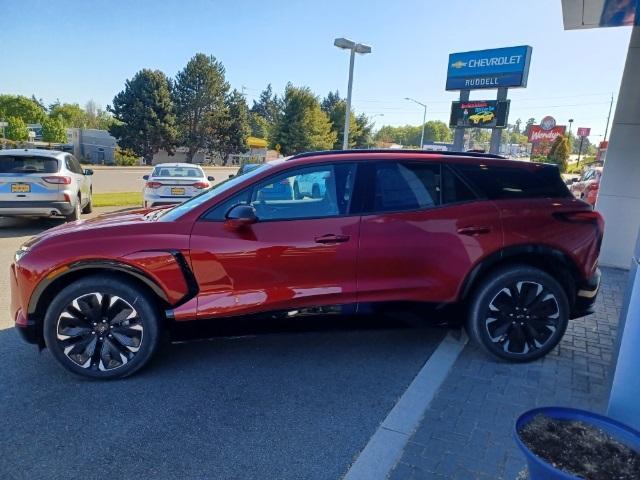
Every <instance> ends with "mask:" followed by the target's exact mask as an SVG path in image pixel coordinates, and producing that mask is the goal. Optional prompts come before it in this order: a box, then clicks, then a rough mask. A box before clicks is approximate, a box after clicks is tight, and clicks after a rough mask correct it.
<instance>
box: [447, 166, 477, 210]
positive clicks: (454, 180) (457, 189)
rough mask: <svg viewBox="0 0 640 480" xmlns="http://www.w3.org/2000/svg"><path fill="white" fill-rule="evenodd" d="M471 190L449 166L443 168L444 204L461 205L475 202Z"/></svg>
mask: <svg viewBox="0 0 640 480" xmlns="http://www.w3.org/2000/svg"><path fill="white" fill-rule="evenodd" d="M475 199H476V196H475V194H474V193H473V192H472V191H471V189H470V188H469V187H468V186H467V185H466V184H465V183H464V182H463V181H462V179H460V178H459V177H458V175H456V174H455V173H454V172H452V171H451V169H450V168H449V167H447V166H443V167H442V203H461V202H470V201H472V200H475Z"/></svg>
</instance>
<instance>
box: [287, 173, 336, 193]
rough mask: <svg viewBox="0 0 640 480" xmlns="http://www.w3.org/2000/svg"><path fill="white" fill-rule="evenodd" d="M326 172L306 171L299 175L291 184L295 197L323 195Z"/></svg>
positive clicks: (326, 177) (326, 178) (325, 189)
mask: <svg viewBox="0 0 640 480" xmlns="http://www.w3.org/2000/svg"><path fill="white" fill-rule="evenodd" d="M327 180H328V173H322V172H321V173H317V172H314V173H307V174H304V175H299V176H298V177H297V178H296V181H295V183H294V184H293V194H294V196H295V198H303V197H309V198H320V197H322V196H323V195H325V193H326V191H327V188H326V182H327Z"/></svg>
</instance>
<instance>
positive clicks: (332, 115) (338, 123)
mask: <svg viewBox="0 0 640 480" xmlns="http://www.w3.org/2000/svg"><path fill="white" fill-rule="evenodd" d="M321 108H322V111H323V112H324V113H326V114H327V116H328V117H329V120H330V121H331V130H332V131H333V132H334V133H335V134H336V141H335V142H334V144H333V149H334V150H340V149H341V148H342V142H343V138H344V117H345V112H346V109H347V102H346V100H344V99H342V98H340V94H339V93H338V92H337V91H336V92H335V93H334V92H329V94H328V95H327V96H326V97H325V98H324V99H323V100H322V104H321ZM360 135H361V132H360V125H359V124H358V121H357V119H356V116H355V115H354V114H353V111H352V112H351V113H350V115H349V148H354V147H355V146H356V144H357V139H358V138H359V137H360Z"/></svg>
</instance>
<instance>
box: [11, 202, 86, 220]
mask: <svg viewBox="0 0 640 480" xmlns="http://www.w3.org/2000/svg"><path fill="white" fill-rule="evenodd" d="M73 208H74V206H73V204H72V203H69V202H48V201H31V200H28V201H15V200H13V201H4V202H0V215H2V216H6V217H13V216H16V217H23V216H24V217H50V216H52V215H69V214H70V213H71V212H73Z"/></svg>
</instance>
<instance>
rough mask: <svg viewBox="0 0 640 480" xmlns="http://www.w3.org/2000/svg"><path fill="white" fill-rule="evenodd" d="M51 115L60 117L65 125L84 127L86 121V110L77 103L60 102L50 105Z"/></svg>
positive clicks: (51, 116)
mask: <svg viewBox="0 0 640 480" xmlns="http://www.w3.org/2000/svg"><path fill="white" fill-rule="evenodd" d="M49 117H50V118H60V119H61V120H62V122H63V123H64V126H65V127H68V128H82V127H84V125H85V123H86V117H85V113H84V110H83V109H82V108H80V105H78V104H77V103H60V102H59V101H58V102H56V103H54V104H52V105H50V106H49Z"/></svg>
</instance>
